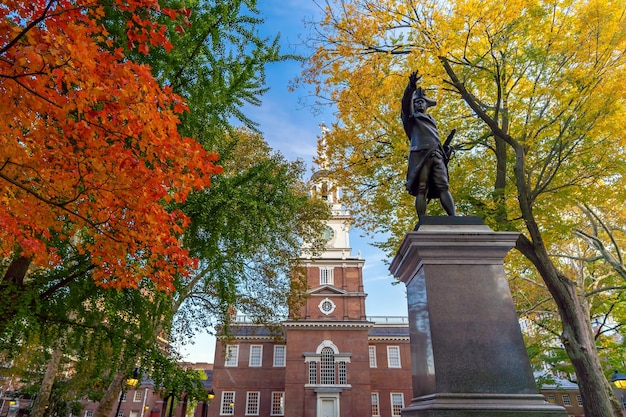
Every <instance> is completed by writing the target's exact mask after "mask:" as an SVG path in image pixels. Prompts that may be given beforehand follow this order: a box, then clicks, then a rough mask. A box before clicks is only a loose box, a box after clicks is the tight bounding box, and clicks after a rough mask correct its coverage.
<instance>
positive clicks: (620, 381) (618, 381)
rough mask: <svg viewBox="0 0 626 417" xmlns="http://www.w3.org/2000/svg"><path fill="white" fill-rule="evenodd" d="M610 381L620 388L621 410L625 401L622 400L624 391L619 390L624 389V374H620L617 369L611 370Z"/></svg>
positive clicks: (625, 386) (625, 380)
mask: <svg viewBox="0 0 626 417" xmlns="http://www.w3.org/2000/svg"><path fill="white" fill-rule="evenodd" d="M611 382H612V383H613V385H615V387H616V388H617V389H618V390H620V398H619V405H620V407H621V408H622V410H626V402H625V401H624V393H623V392H621V391H622V390H626V375H624V374H622V373H621V372H617V370H615V372H613V377H612V378H611Z"/></svg>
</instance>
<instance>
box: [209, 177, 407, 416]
mask: <svg viewBox="0 0 626 417" xmlns="http://www.w3.org/2000/svg"><path fill="white" fill-rule="evenodd" d="M320 168H321V170H320V171H318V172H316V173H315V174H314V175H313V177H312V179H311V193H312V194H313V195H314V196H317V197H319V198H322V199H325V200H326V201H327V202H328V204H329V206H330V208H331V211H332V218H331V219H330V220H328V222H327V227H326V230H325V238H326V239H327V245H326V250H325V252H324V253H322V254H321V255H320V256H318V257H312V256H309V255H307V254H306V250H304V254H303V257H302V259H301V263H302V265H303V266H304V267H305V268H306V273H307V285H308V298H307V299H306V302H305V304H304V306H303V307H302V308H301V310H300V311H297V312H294V311H292V312H290V314H289V318H287V319H286V320H284V321H282V322H280V323H279V326H277V327H276V328H275V329H274V330H270V329H269V328H267V327H264V326H258V325H254V324H252V323H247V322H246V321H245V320H239V321H236V322H235V325H234V326H233V328H232V329H231V331H232V338H231V339H229V340H228V341H225V340H220V339H219V338H218V342H217V346H216V352H215V360H214V368H213V384H212V388H213V390H214V391H215V400H214V401H213V404H211V406H210V407H209V410H208V416H209V417H217V416H291V417H296V416H299V417H338V416H342V417H348V416H381V417H391V416H399V415H400V409H402V408H403V407H404V406H405V405H407V404H408V403H409V402H410V400H411V395H412V387H411V367H410V351H409V329H408V322H407V320H406V319H405V318H378V319H375V318H371V317H368V316H367V314H366V311H365V297H366V296H367V294H366V293H365V291H364V288H363V264H364V260H363V259H362V258H361V256H360V254H359V255H357V256H353V255H352V249H351V248H350V244H349V231H350V215H349V213H347V212H346V211H345V210H344V209H343V208H342V206H341V203H340V202H339V199H338V195H337V190H336V188H334V187H333V186H332V184H331V183H330V181H329V179H328V178H327V177H326V175H325V173H326V171H325V170H324V167H323V166H321V167H320Z"/></svg>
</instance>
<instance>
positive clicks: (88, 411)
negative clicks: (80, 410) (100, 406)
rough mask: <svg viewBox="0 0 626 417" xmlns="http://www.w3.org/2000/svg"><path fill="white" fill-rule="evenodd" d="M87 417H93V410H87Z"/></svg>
mask: <svg viewBox="0 0 626 417" xmlns="http://www.w3.org/2000/svg"><path fill="white" fill-rule="evenodd" d="M85 417H93V410H85Z"/></svg>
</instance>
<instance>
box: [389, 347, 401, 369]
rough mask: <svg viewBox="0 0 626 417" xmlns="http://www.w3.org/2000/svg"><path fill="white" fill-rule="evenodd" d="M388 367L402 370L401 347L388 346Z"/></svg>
mask: <svg viewBox="0 0 626 417" xmlns="http://www.w3.org/2000/svg"><path fill="white" fill-rule="evenodd" d="M387 366H388V367H389V368H401V367H402V366H401V365H400V346H387Z"/></svg>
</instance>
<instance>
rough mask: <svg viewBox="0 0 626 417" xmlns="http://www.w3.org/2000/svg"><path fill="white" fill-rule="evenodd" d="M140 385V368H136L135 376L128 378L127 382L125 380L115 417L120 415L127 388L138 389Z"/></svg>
mask: <svg viewBox="0 0 626 417" xmlns="http://www.w3.org/2000/svg"><path fill="white" fill-rule="evenodd" d="M138 383H139V368H135V370H134V371H133V376H132V378H128V379H126V380H124V383H123V384H122V392H120V399H119V400H118V402H117V410H116V411H115V416H114V417H117V416H118V415H119V413H120V407H121V406H122V399H124V393H125V392H126V386H127V385H128V386H129V387H132V388H134V387H136V386H137V384H138Z"/></svg>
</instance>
